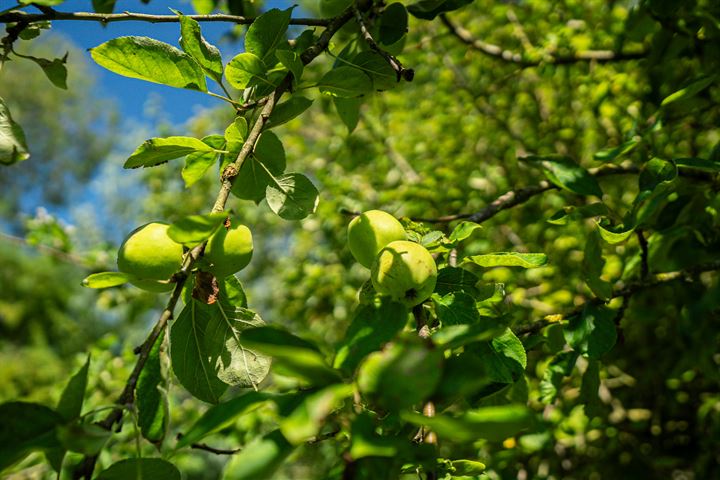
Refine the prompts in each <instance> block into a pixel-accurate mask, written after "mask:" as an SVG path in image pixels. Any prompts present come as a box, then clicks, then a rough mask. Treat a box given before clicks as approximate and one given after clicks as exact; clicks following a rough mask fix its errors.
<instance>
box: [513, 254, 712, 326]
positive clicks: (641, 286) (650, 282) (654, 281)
mask: <svg viewBox="0 0 720 480" xmlns="http://www.w3.org/2000/svg"><path fill="white" fill-rule="evenodd" d="M718 270H720V260H716V261H714V262H710V263H703V264H700V265H695V266H693V267H688V268H686V269H683V270H678V271H675V272H668V273H659V274H657V275H653V276H652V277H649V278H647V279H645V280H640V281H637V282H632V283H628V284H627V285H622V284H620V285H618V286H617V287H616V288H615V289H614V290H613V292H612V294H611V295H610V299H612V298H619V297H623V298H625V299H628V298H630V297H631V296H632V295H635V294H636V293H638V292H641V291H643V290H647V289H649V288H652V287H655V286H657V285H662V284H665V283H670V282H674V281H676V280H680V279H684V278H688V277H691V276H693V275H697V274H699V273H704V272H716V271H718ZM601 303H604V302H603V300H601V299H599V298H595V299H592V300H588V301H587V302H585V303H583V304H582V305H579V306H577V307H575V308H574V309H572V310H571V311H569V312H566V313H561V314H554V315H547V316H545V318H543V319H542V320H538V321H536V322H533V323H530V324H527V325H521V326H519V327H516V328H513V332H514V333H515V335H517V336H521V335H529V334H533V333H537V332H539V331H540V330H542V329H543V328H545V327H547V326H549V325H552V324H555V323H560V322H564V321H565V320H567V319H569V318H572V317H574V316H575V315H578V314H579V313H580V312H582V311H583V309H584V308H585V306H586V305H588V304H601Z"/></svg>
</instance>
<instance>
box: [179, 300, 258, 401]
mask: <svg viewBox="0 0 720 480" xmlns="http://www.w3.org/2000/svg"><path fill="white" fill-rule="evenodd" d="M263 323H264V322H263V321H262V319H261V318H260V317H259V316H258V315H257V314H256V313H254V312H252V311H250V310H247V309H245V308H241V307H235V306H233V305H230V304H229V302H224V301H218V302H215V303H214V304H212V305H205V304H202V303H200V302H199V301H197V300H194V299H193V300H192V301H191V302H190V303H189V304H187V305H185V308H183V310H182V312H180V315H179V316H178V318H177V320H176V321H175V323H173V325H172V327H171V329H170V347H171V348H170V359H171V361H172V366H173V371H174V372H175V375H176V376H177V377H178V380H180V383H182V385H183V386H184V387H185V388H186V389H187V390H188V391H189V392H190V393H192V394H193V395H194V396H195V397H197V398H199V399H200V400H203V401H206V402H209V403H217V401H218V400H219V398H220V395H222V394H223V393H224V392H225V390H226V389H227V386H228V385H235V386H238V387H245V388H247V387H255V388H256V387H257V385H258V384H259V383H260V382H261V381H262V380H263V378H265V376H266V375H267V373H268V370H269V368H270V359H269V358H267V357H265V356H264V355H260V354H258V353H256V352H254V351H253V350H251V349H249V348H248V347H246V346H245V345H244V340H242V341H241V336H242V335H243V334H242V331H243V330H245V329H248V328H252V327H256V326H258V325H262V324H263Z"/></svg>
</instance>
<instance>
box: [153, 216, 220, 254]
mask: <svg viewBox="0 0 720 480" xmlns="http://www.w3.org/2000/svg"><path fill="white" fill-rule="evenodd" d="M227 216H228V214H227V213H225V212H218V213H208V214H204V215H188V216H186V217H183V218H181V219H180V220H178V221H176V222H174V223H173V224H172V225H170V227H168V229H167V234H168V236H169V237H170V238H171V239H173V240H174V241H175V242H177V243H182V244H184V245H187V246H189V247H194V246H195V245H199V244H200V243H202V242H204V241H205V240H207V239H208V238H210V237H211V236H212V234H213V233H215V232H216V231H217V229H218V228H220V226H221V225H222V224H223V222H224V221H225V219H226V218H227Z"/></svg>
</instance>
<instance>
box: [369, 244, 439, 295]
mask: <svg viewBox="0 0 720 480" xmlns="http://www.w3.org/2000/svg"><path fill="white" fill-rule="evenodd" d="M370 280H371V281H372V284H373V287H375V290H376V291H377V292H378V293H380V294H382V295H389V296H390V297H392V299H393V300H397V301H399V302H402V303H404V304H405V305H407V306H408V307H413V306H415V305H417V304H419V303H422V302H424V301H425V300H426V299H427V298H429V297H430V295H432V293H433V291H434V290H435V283H436V282H437V266H436V265H435V260H434V259H433V257H432V255H430V252H428V251H427V249H426V248H425V247H423V246H422V245H419V244H417V243H413V242H408V241H406V240H398V241H395V242H391V243H389V244H388V245H387V246H386V247H385V248H383V249H382V250H381V251H380V253H379V254H378V256H377V257H376V258H375V262H374V263H373V265H372V270H371V273H370Z"/></svg>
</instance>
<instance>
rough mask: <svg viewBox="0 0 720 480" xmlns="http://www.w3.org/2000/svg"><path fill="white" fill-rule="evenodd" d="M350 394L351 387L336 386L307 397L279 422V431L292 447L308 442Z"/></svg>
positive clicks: (344, 385)
mask: <svg viewBox="0 0 720 480" xmlns="http://www.w3.org/2000/svg"><path fill="white" fill-rule="evenodd" d="M352 393H353V386H352V385H346V384H338V385H331V386H329V387H326V388H324V389H322V390H320V391H318V392H315V393H312V394H310V395H308V396H307V397H305V398H304V399H303V400H302V402H301V403H300V405H298V406H297V408H295V410H293V412H292V413H290V414H289V415H286V416H284V418H283V419H282V420H281V421H280V431H281V432H282V434H283V436H284V437H285V438H286V439H287V440H288V441H289V442H290V443H291V444H293V445H299V444H301V443H303V442H305V441H307V440H310V439H311V438H312V437H314V436H316V435H317V434H318V433H320V429H321V428H322V426H323V424H324V422H325V419H326V418H327V417H328V416H329V415H330V414H331V413H332V412H333V411H335V410H337V409H338V408H340V407H341V406H342V404H343V402H344V401H345V399H346V398H348V397H349V396H351V395H352Z"/></svg>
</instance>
